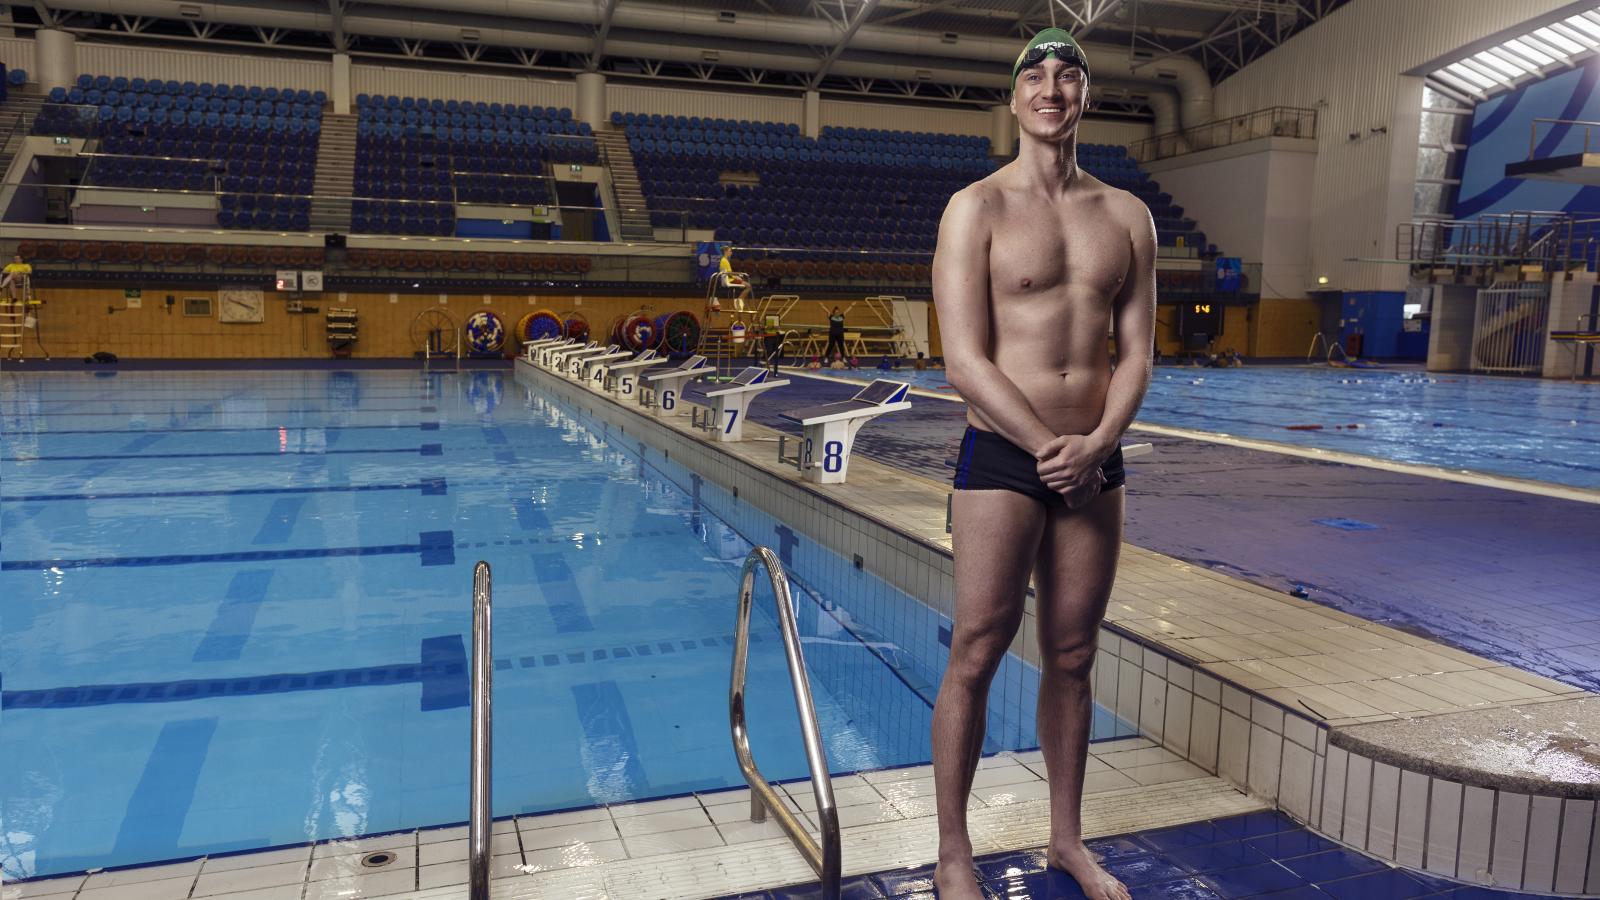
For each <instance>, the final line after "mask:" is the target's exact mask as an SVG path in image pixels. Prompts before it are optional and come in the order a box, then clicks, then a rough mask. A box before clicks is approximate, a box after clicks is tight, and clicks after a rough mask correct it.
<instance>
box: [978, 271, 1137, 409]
mask: <svg viewBox="0 0 1600 900" xmlns="http://www.w3.org/2000/svg"><path fill="white" fill-rule="evenodd" d="M1052 293H1056V292H1052ZM1063 293H1065V294H1066V295H1067V296H1061V294H1060V293H1056V296H1055V297H1053V298H1048V299H1047V298H1044V297H1037V296H1036V297H1028V298H1026V299H1024V298H1000V297H997V298H994V300H993V301H992V302H993V306H992V307H991V308H992V310H993V312H992V314H991V317H990V318H991V321H990V328H991V330H990V334H991V335H992V338H991V341H990V352H989V358H990V359H991V360H993V361H994V364H995V367H996V368H998V369H999V370H1000V372H1001V374H1003V375H1005V376H1006V377H1007V378H1009V379H1011V382H1012V383H1013V384H1015V385H1016V386H1017V389H1018V390H1020V391H1021V392H1022V396H1023V397H1025V398H1027V401H1028V405H1029V406H1031V407H1032V408H1033V412H1034V414H1035V415H1037V416H1038V417H1039V420H1040V421H1041V422H1043V423H1044V424H1045V427H1047V428H1049V429H1050V430H1051V431H1053V432H1055V433H1056V434H1058V435H1064V434H1088V433H1089V432H1091V431H1093V430H1094V429H1095V428H1096V427H1098V426H1099V424H1100V419H1101V417H1102V416H1103V415H1104V413H1105V406H1106V391H1107V389H1108V387H1109V386H1110V383H1111V356H1110V353H1109V351H1108V349H1107V341H1106V331H1107V328H1108V326H1109V324H1110V315H1109V312H1108V311H1107V310H1108V307H1109V304H1108V303H1107V301H1106V300H1105V299H1103V298H1099V297H1095V296H1093V295H1094V294H1096V293H1097V292H1095V291H1073V290H1068V291H1066V292H1063ZM1073 295H1078V296H1073ZM1086 295H1087V296H1086ZM1074 307H1076V308H1074ZM967 422H968V423H969V424H971V425H972V426H973V427H975V428H982V429H984V430H987V431H993V430H995V429H994V428H992V427H991V426H990V425H989V424H988V423H986V422H985V421H984V420H983V419H982V418H981V417H980V416H979V415H978V413H977V410H975V409H972V408H970V407H969V408H968V411H967Z"/></svg>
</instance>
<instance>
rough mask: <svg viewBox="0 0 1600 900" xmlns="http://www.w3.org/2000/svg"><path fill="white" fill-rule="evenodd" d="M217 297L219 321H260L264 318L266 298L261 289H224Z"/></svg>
mask: <svg viewBox="0 0 1600 900" xmlns="http://www.w3.org/2000/svg"><path fill="white" fill-rule="evenodd" d="M217 299H218V304H217V318H218V320H219V321H222V322H247V323H260V322H263V321H265V320H266V313H267V298H266V295H265V294H263V293H262V292H261V291H243V290H226V291H222V292H221V293H220V294H219V295H218V298H217Z"/></svg>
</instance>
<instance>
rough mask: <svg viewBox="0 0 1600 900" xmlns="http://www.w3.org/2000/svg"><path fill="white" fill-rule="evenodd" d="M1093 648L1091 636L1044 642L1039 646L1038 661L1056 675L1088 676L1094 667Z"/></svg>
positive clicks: (1093, 643) (1094, 645) (1070, 676)
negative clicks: (1042, 645)
mask: <svg viewBox="0 0 1600 900" xmlns="http://www.w3.org/2000/svg"><path fill="white" fill-rule="evenodd" d="M1095 649H1096V642H1095V640H1094V638H1093V637H1087V638H1073V639H1068V640H1062V641H1054V642H1046V643H1045V646H1044V647H1041V648H1040V663H1041V664H1042V666H1043V667H1044V668H1046V669H1048V670H1049V671H1050V672H1052V673H1054V674H1057V675H1064V676H1066V677H1068V678H1088V677H1089V672H1090V671H1091V670H1092V669H1093V668H1094V654H1095Z"/></svg>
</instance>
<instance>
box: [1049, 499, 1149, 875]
mask: <svg viewBox="0 0 1600 900" xmlns="http://www.w3.org/2000/svg"><path fill="white" fill-rule="evenodd" d="M1122 495H1123V489H1122V488H1120V487H1119V488H1116V489H1113V490H1111V491H1107V492H1105V493H1103V494H1101V495H1100V496H1098V497H1096V498H1095V499H1094V500H1092V501H1090V503H1089V504H1088V505H1087V506H1085V507H1082V508H1080V509H1077V510H1068V509H1052V510H1051V511H1050V514H1049V515H1048V516H1047V517H1046V520H1045V528H1044V539H1043V542H1042V543H1043V546H1042V548H1041V550H1040V559H1039V566H1038V568H1037V569H1036V570H1035V571H1034V591H1035V593H1036V595H1037V598H1038V604H1039V609H1038V614H1039V674H1040V678H1041V683H1040V685H1039V716H1038V720H1039V744H1040V747H1041V748H1042V749H1043V750H1044V759H1045V766H1046V769H1047V770H1048V772H1049V777H1050V864H1051V865H1052V866H1054V867H1056V868H1059V869H1063V870H1065V871H1066V872H1068V873H1070V874H1071V875H1072V876H1073V877H1074V878H1076V879H1077V880H1078V883H1079V885H1080V886H1081V887H1082V888H1083V891H1084V893H1085V894H1087V895H1088V896H1089V898H1090V900H1126V898H1127V897H1128V896H1129V894H1128V890H1127V888H1125V887H1123V886H1122V884H1121V883H1119V882H1118V881H1117V880H1116V879H1115V878H1112V877H1111V876H1110V875H1107V874H1106V873H1105V871H1104V870H1103V869H1101V868H1100V866H1099V865H1098V863H1096V862H1095V859H1094V857H1093V855H1092V854H1090V853H1089V852H1088V851H1087V850H1086V849H1085V848H1084V846H1083V820H1082V812H1083V768H1084V764H1085V760H1086V759H1087V757H1088V752H1089V723H1090V714H1091V709H1092V707H1093V702H1094V698H1093V691H1092V689H1091V686H1090V684H1089V673H1090V670H1091V669H1092V667H1093V666H1094V654H1095V646H1096V641H1097V639H1098V637H1099V633H1100V620H1101V619H1102V618H1104V617H1105V612H1106V601H1107V600H1109V599H1110V597H1111V584H1112V582H1113V580H1114V579H1115V578H1116V574H1117V555H1118V553H1119V552H1120V550H1121V547H1122V509H1123V496H1122Z"/></svg>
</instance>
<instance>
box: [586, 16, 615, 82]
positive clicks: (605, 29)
mask: <svg viewBox="0 0 1600 900" xmlns="http://www.w3.org/2000/svg"><path fill="white" fill-rule="evenodd" d="M600 2H601V4H602V7H601V10H600V28H599V29H598V30H597V31H596V32H595V34H594V54H593V55H592V56H590V57H589V71H591V72H594V71H596V70H598V69H599V68H600V59H601V57H602V56H604V55H605V50H606V35H608V34H610V33H611V20H612V19H613V18H614V17H615V16H616V13H617V4H618V3H620V2H621V0H600Z"/></svg>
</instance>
